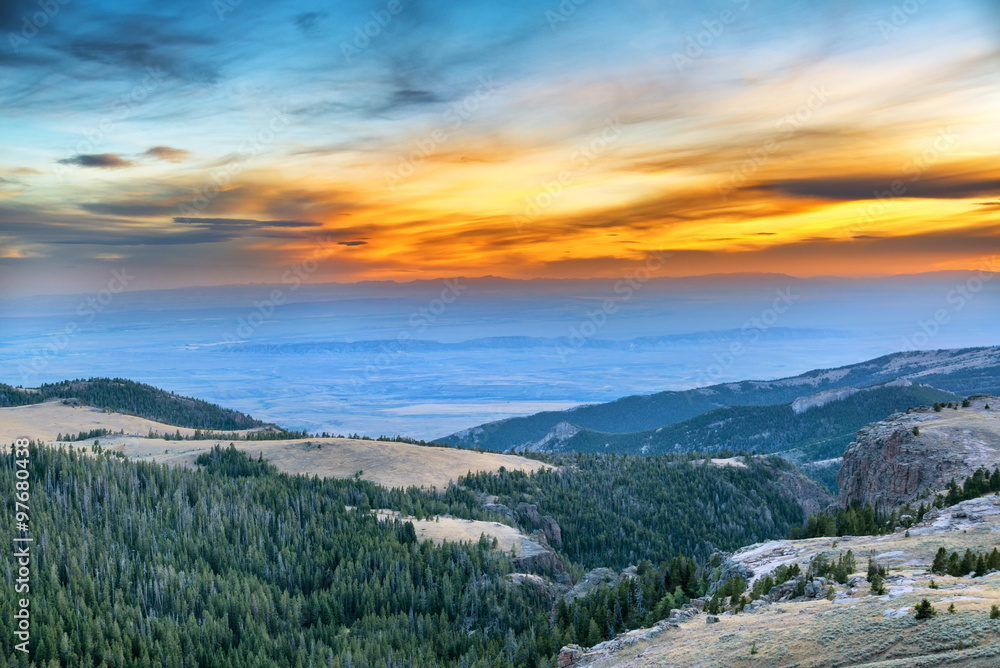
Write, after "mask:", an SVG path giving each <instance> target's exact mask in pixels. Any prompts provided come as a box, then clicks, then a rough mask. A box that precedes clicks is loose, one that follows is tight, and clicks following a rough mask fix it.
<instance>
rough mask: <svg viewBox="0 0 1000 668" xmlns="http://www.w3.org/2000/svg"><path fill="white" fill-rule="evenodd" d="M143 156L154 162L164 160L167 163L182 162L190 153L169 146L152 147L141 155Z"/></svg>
mask: <svg viewBox="0 0 1000 668" xmlns="http://www.w3.org/2000/svg"><path fill="white" fill-rule="evenodd" d="M143 155H144V156H146V157H148V158H154V159H156V160H166V161H167V162H182V161H184V160H185V159H186V158H187V157H188V156H189V155H191V152H190V151H185V150H184V149H182V148H173V147H170V146H153V147H152V148H150V149H149V150H147V151H146V152H145V153H143Z"/></svg>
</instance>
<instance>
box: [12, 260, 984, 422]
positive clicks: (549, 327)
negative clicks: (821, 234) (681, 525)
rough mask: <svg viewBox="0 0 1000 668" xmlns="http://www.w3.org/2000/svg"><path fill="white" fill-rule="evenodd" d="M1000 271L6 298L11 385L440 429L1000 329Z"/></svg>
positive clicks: (849, 359)
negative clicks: (153, 394) (128, 391)
mask: <svg viewBox="0 0 1000 668" xmlns="http://www.w3.org/2000/svg"><path fill="white" fill-rule="evenodd" d="M990 276H991V280H987V281H980V282H979V283H978V286H979V289H978V290H977V291H976V292H975V293H972V294H968V296H967V297H961V302H959V301H958V299H959V293H958V292H956V289H957V288H959V287H961V286H967V285H968V284H969V280H970V279H971V278H975V276H973V274H972V273H969V272H947V273H937V274H926V275H922V276H919V277H909V278H899V277H896V278H888V279H798V278H792V277H789V276H783V275H747V276H745V277H741V278H740V280H739V281H737V282H736V283H737V284H738V287H737V288H735V289H734V288H733V284H734V281H733V278H732V277H729V278H727V279H725V280H723V279H720V278H719V277H711V276H708V277H700V278H685V279H669V278H652V279H650V280H648V281H647V282H644V283H637V284H636V286H635V288H634V289H633V288H631V287H630V286H629V285H627V284H624V283H622V282H621V281H618V280H615V279H594V280H589V281H580V280H572V281H570V280H567V281H557V280H535V281H509V280H503V279H494V278H484V279H457V283H452V285H457V286H458V287H457V289H455V290H452V292H451V293H449V292H448V287H447V286H448V284H447V283H445V282H444V281H418V282H414V283H408V284H395V283H361V284H353V285H340V284H323V285H304V286H302V287H301V288H300V289H297V290H295V291H292V290H291V289H290V288H289V287H288V286H265V285H250V286H234V287H226V288H190V289H183V290H168V291H147V292H124V293H121V294H118V295H110V296H109V295H101V294H96V295H86V294H85V295H66V296H54V297H33V298H5V299H2V300H0V332H2V337H0V368H2V369H3V373H2V374H0V376H2V377H0V381H3V382H7V383H11V384H15V385H24V386H26V387H31V386H37V385H38V384H39V383H42V382H51V381H56V380H62V379H66V378H76V377H90V376H122V377H127V378H131V379H133V380H137V381H142V382H147V383H150V384H153V385H156V386H158V387H163V388H165V389H168V390H172V391H175V392H178V393H180V394H185V395H191V396H196V397H199V398H204V399H207V400H210V401H214V402H218V403H220V404H222V405H224V406H227V407H231V408H235V409H239V410H242V411H246V412H249V413H251V414H252V415H254V416H256V417H259V418H262V419H265V420H271V421H275V422H278V423H280V424H281V425H283V426H286V427H289V428H295V429H302V428H305V429H308V430H310V431H312V432H317V431H328V432H334V433H344V434H350V433H354V432H358V433H361V434H368V435H372V436H377V435H380V434H387V435H395V434H406V435H409V436H413V437H417V438H434V437H439V436H443V435H445V434H448V433H452V432H454V431H457V430H459V429H462V428H466V427H470V426H473V425H476V424H480V423H482V422H486V421H489V420H495V419H500V418H503V417H508V416H512V415H525V414H529V413H533V412H537V411H539V410H544V409H559V408H566V407H569V406H572V405H577V404H581V403H591V402H598V401H607V400H611V399H615V398H618V397H621V396H624V395H628V394H640V393H649V392H655V391H659V390H667V389H687V388H690V387H695V386H701V385H705V384H710V383H714V382H723V381H730V380H738V379H743V378H762V379H764V378H776V377H783V376H789V375H794V374H798V373H801V372H804V371H807V370H810V369H814V368H825V367H832V366H838V365H842V364H849V363H853V362H857V361H861V360H863V359H867V358H871V357H876V356H878V355H882V354H887V353H890V352H896V351H898V350H903V349H907V348H910V349H915V348H950V347H963V346H976V345H995V344H996V343H997V340H996V332H997V331H1000V292H998V289H1000V281H994V280H992V276H994V275H990ZM275 290H278V291H280V293H281V297H282V298H281V300H280V301H281V302H282V303H280V304H278V303H275V301H274V300H273V296H274V294H275ZM456 292H457V294H455V293H456ZM108 297H110V298H108ZM102 301H106V302H107V303H106V304H105V303H102ZM959 304H960V305H961V308H959ZM938 316H943V318H941V317H938Z"/></svg>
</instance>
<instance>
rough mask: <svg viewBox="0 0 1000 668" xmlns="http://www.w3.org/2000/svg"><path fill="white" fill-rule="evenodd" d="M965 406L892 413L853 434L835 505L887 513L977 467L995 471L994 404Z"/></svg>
mask: <svg viewBox="0 0 1000 668" xmlns="http://www.w3.org/2000/svg"><path fill="white" fill-rule="evenodd" d="M971 403H972V405H971V406H969V407H968V408H959V409H958V410H953V409H950V408H945V409H943V410H942V411H940V412H935V411H933V410H932V409H929V408H921V409H917V410H914V411H913V412H911V413H909V414H905V413H896V414H894V415H892V416H890V417H889V418H887V419H885V420H882V421H880V422H874V423H872V424H870V425H867V426H865V427H864V428H863V429H861V430H860V431H858V433H857V436H856V437H855V439H854V441H853V442H852V443H851V444H850V445H848V446H847V449H846V450H845V451H844V462H843V465H842V466H841V469H840V473H839V475H838V476H837V485H838V488H839V503H840V505H842V506H846V505H847V504H848V503H850V502H851V501H854V500H858V501H860V502H861V503H863V504H871V505H875V506H879V507H882V508H887V509H888V508H896V507H897V506H899V505H900V504H903V503H919V502H921V501H928V500H931V499H933V497H934V494H935V493H937V492H939V491H941V490H942V489H944V487H945V486H946V485H947V484H948V481H949V480H951V479H952V478H954V479H955V480H956V481H957V482H959V483H961V482H962V481H963V480H964V479H965V478H966V477H968V476H969V475H971V474H972V473H973V472H974V471H975V470H976V469H977V468H979V467H981V466H983V467H986V468H988V469H991V470H992V469H993V468H994V467H996V466H1000V410H996V408H995V407H998V406H1000V398H997V397H988V396H978V397H975V398H973V399H972V402H971ZM987 405H991V408H990V409H986V406H987ZM914 427H916V428H917V430H918V433H917V434H914V433H913V429H914Z"/></svg>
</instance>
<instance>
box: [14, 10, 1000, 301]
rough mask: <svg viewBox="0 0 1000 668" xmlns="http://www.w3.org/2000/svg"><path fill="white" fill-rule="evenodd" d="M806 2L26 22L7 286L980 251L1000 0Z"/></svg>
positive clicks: (770, 266)
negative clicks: (308, 264) (305, 269)
mask: <svg viewBox="0 0 1000 668" xmlns="http://www.w3.org/2000/svg"><path fill="white" fill-rule="evenodd" d="M808 4H809V6H808V7H805V6H803V7H799V6H796V7H787V6H786V5H784V4H778V3H776V2H757V1H756V0H722V1H719V2H713V3H708V4H705V5H703V6H699V7H698V8H691V7H687V8H684V9H683V10H682V9H681V8H678V7H677V6H676V5H672V4H670V3H661V2H654V1H636V2H627V3H620V4H616V3H599V2H595V1H594V0H591V1H590V2H586V3H584V2H579V3H573V2H572V1H571V0H567V1H566V2H563V3H562V4H561V5H560V4H559V3H552V6H551V7H547V6H544V5H538V4H535V3H520V2H514V3H505V4H504V5H503V6H502V7H501V6H499V5H496V4H495V3H467V4H451V3H448V4H440V3H438V4H430V3H423V2H407V1H405V0H399V1H398V2H395V3H393V2H390V3H384V2H383V3H376V4H366V3H360V2H358V3H347V4H345V5H344V6H343V8H342V9H331V8H324V7H325V6H320V5H317V8H316V10H315V11H311V12H309V11H303V10H302V8H301V7H297V8H296V9H295V10H294V11H292V10H291V9H284V8H282V7H281V6H280V5H272V6H266V7H251V6H250V5H248V4H246V3H243V4H232V3H231V4H230V5H226V4H225V3H222V4H220V3H219V2H217V3H215V5H213V4H212V3H210V2H198V3H194V2H192V3H172V4H171V5H170V6H169V7H164V6H162V5H161V4H154V3H149V4H143V3H131V4H130V6H129V7H128V8H127V9H125V8H122V7H120V6H118V5H116V4H113V3H103V4H102V5H100V6H88V7H80V6H75V5H74V4H73V3H69V4H66V5H65V6H61V9H60V13H58V14H57V15H55V16H52V17H51V20H50V21H49V22H48V24H47V25H46V26H44V27H42V28H40V29H39V30H38V31H37V35H34V36H33V37H31V38H30V39H27V38H22V39H19V40H16V41H11V40H10V39H9V37H8V38H5V39H4V41H5V42H10V44H4V45H3V49H4V50H3V53H2V56H0V72H2V77H0V90H2V95H3V99H4V100H5V101H6V102H7V104H5V108H4V111H3V116H4V121H3V124H2V127H0V140H2V145H3V147H4V151H3V153H2V154H0V282H2V284H3V285H4V293H5V294H7V295H13V294H32V293H44V292H60V291H74V290H76V289H79V288H80V287H81V286H82V285H88V284H90V283H93V284H100V283H101V282H102V281H103V280H106V276H107V274H108V272H109V271H110V270H111V269H114V268H118V267H122V266H126V267H130V268H134V269H141V271H140V272H139V273H140V278H139V280H138V282H137V285H138V286H140V287H143V288H155V287H177V286H185V285H220V284H231V283H243V282H250V281H255V282H268V281H274V282H277V281H278V280H280V277H281V275H282V273H283V271H285V270H286V269H287V267H289V266H292V265H295V264H296V263H300V262H304V261H308V260H310V259H316V258H319V259H322V260H323V261H322V262H320V263H319V265H320V266H319V269H318V270H317V272H316V274H315V278H314V280H316V281H339V282H345V281H358V280H382V279H389V280H397V281H406V280H414V279H423V278H438V277H444V276H459V275H462V276H483V275H495V276H503V277H508V278H539V277H551V278H589V277H596V276H615V275H621V274H623V273H624V272H627V271H629V270H630V268H634V267H635V266H637V265H638V264H639V263H641V262H642V261H643V258H644V257H645V256H646V255H647V254H649V253H650V252H653V251H656V252H661V253H669V254H670V255H669V261H668V262H667V263H666V265H665V266H664V268H663V272H662V273H663V275H665V276H682V275H697V274H709V273H737V272H783V273H788V274H792V275H797V276H820V275H841V276H872V275H885V274H901V273H919V272H925V271H936V270H946V269H979V268H983V266H984V263H987V264H988V263H989V262H990V261H991V258H992V256H993V255H995V254H996V253H997V251H998V250H1000V160H998V156H1000V123H998V120H1000V79H998V77H997V72H998V71H1000V67H998V65H1000V42H998V38H997V26H998V23H1000V11H998V10H997V8H996V7H995V6H994V5H993V4H992V3H990V2H986V1H985V0H984V1H983V2H977V1H975V0H962V1H960V2H955V3H933V2H918V0H913V2H912V3H910V4H906V3H904V5H905V7H904V5H901V6H900V7H904V8H902V9H901V8H900V7H897V6H894V5H893V4H892V3H884V2H874V1H866V2H861V3H852V4H850V5H847V4H846V3H845V4H843V5H841V4H838V3H832V4H831V5H830V6H829V7H825V6H822V5H819V4H816V3H808ZM911 4H912V7H911V6H910V5H911ZM32 7H34V5H30V4H27V3H25V4H24V6H23V7H21V6H20V5H16V3H15V5H14V6H12V8H13V10H14V11H8V10H7V9H6V7H5V11H7V14H6V15H3V16H2V17H0V27H3V29H4V30H3V34H5V35H7V34H8V33H9V34H13V35H15V36H16V35H20V34H21V32H20V31H21V30H22V28H23V24H22V18H23V16H24V15H27V16H29V17H30V16H31V12H30V11H29V10H30V9H31V8H32ZM567 7H569V8H572V10H573V11H571V12H569V11H568V10H567ZM560 8H562V9H560ZM36 9H37V8H36ZM220 9H221V11H220ZM908 9H912V10H913V11H912V12H908V11H907V10H908ZM25 12H27V14H25ZM899 12H902V13H899ZM373 26H374V27H373ZM366 31H367V34H366ZM15 47H16V48H15ZM994 269H995V267H994Z"/></svg>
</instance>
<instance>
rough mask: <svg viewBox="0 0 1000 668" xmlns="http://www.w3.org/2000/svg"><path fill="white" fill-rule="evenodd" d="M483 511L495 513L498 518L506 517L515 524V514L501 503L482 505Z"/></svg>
mask: <svg viewBox="0 0 1000 668" xmlns="http://www.w3.org/2000/svg"><path fill="white" fill-rule="evenodd" d="M483 510H485V511H487V512H490V513H495V514H497V515H499V516H500V517H506V518H507V519H509V520H510V521H511V522H513V523H514V524H517V513H515V512H514V511H513V510H511V509H510V508H508V507H507V506H505V505H503V504H502V503H487V504H484V505H483Z"/></svg>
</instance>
